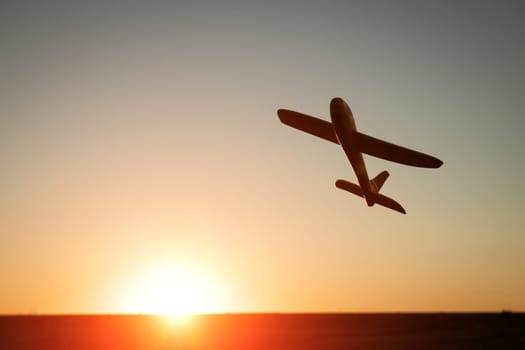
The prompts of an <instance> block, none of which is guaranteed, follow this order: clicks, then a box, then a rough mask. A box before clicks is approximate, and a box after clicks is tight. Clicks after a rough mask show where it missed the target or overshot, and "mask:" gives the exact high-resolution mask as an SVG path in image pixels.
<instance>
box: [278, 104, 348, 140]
mask: <svg viewBox="0 0 525 350" xmlns="http://www.w3.org/2000/svg"><path fill="white" fill-rule="evenodd" d="M277 115H278V116H279V119H280V120H281V122H282V123H283V124H286V125H288V126H291V127H292V128H296V129H299V130H302V131H304V132H307V133H309V134H312V135H314V136H317V137H320V138H322V139H325V140H327V141H330V142H333V143H337V144H339V140H338V139H337V136H336V134H335V131H334V128H333V127H332V123H330V122H327V121H325V120H322V119H318V118H315V117H312V116H310V115H306V114H302V113H299V112H294V111H290V110H288V109H279V110H278V111H277Z"/></svg>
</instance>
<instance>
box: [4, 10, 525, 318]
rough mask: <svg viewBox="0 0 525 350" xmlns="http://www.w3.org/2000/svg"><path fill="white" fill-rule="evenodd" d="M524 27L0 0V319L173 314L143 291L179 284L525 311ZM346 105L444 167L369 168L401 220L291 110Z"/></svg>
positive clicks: (267, 294) (423, 18)
mask: <svg viewBox="0 0 525 350" xmlns="http://www.w3.org/2000/svg"><path fill="white" fill-rule="evenodd" d="M524 13H525V5H524V4H523V2H522V1H396V2H391V1H325V2H314V1H287V2H281V1H265V2H261V1H257V2H250V1H227V2H223V1H213V2H202V1H147V2H146V1H144V2H141V1H137V2H124V1H104V2H102V1H101V2H96V1H94V2H92V1H89V2H81V1H78V2H77V1H67V2H66V1H64V2H61V1H51V2H45V3H44V2H40V1H2V2H1V3H0V81H1V83H0V164H1V171H0V242H1V243H0V294H1V297H0V313H3V314H12V313H135V312H139V313H140V312H149V311H152V310H153V311H158V310H160V311H162V307H163V306H162V305H156V306H155V307H151V300H145V299H147V298H148V297H147V296H145V295H148V293H146V292H145V289H144V288H145V285H153V284H155V283H156V282H155V283H153V282H151V283H150V282H147V281H151V279H152V278H154V277H152V276H155V275H156V274H157V275H158V274H160V272H159V271H168V272H165V273H164V275H163V276H164V277H159V278H160V279H161V280H162V279H163V278H164V279H169V278H170V277H169V276H173V275H174V273H173V271H174V269H175V270H177V269H179V270H180V269H182V270H184V271H186V272H184V273H183V274H185V275H190V276H189V277H188V278H189V279H193V280H199V281H200V282H199V283H200V284H199V283H196V284H197V285H200V286H201V288H200V292H201V294H202V295H200V299H196V300H194V301H192V302H193V303H194V304H193V305H195V307H194V310H193V311H199V312H269V311H278V312H342V311H349V312H364V311H372V312H373V311H394V312H395V311H408V312H412V311H500V310H502V309H505V310H515V311H517V310H522V311H523V310H525V254H523V252H524V251H525V235H524V229H523V227H525V218H524V215H523V213H524V209H525V206H524V201H523V198H525V186H524V184H523V179H524V178H525V165H524V161H523V151H524V150H525V141H524V139H523V138H522V133H523V132H524V131H525V118H524V112H525V108H524V107H523V101H524V99H525V70H524V69H523V62H525V42H524V41H523V38H524V37H525V25H524V24H523V20H522V18H523V14H524ZM335 96H339V97H342V98H343V99H345V100H346V101H347V103H348V104H349V106H350V108H351V109H352V111H353V114H354V117H355V120H356V124H357V127H358V129H359V130H360V131H362V132H364V133H367V134H369V135H372V136H374V137H378V138H381V139H384V140H387V141H390V142H394V143H397V144H401V145H403V146H406V147H409V148H413V149H417V150H419V151H422V152H425V153H428V154H431V155H434V156H436V157H438V158H440V159H441V160H443V161H444V165H443V166H442V167H441V168H439V169H421V168H413V167H406V166H403V165H398V164H395V163H391V162H387V161H384V160H379V159H374V158H372V157H368V156H365V161H366V163H367V167H368V172H369V174H370V175H371V176H375V175H376V174H377V173H379V172H380V171H382V170H388V171H389V172H390V174H391V175H390V178H389V179H388V180H387V182H386V183H385V185H384V187H383V189H382V193H384V194H385V195H387V196H389V197H392V198H394V199H396V200H397V201H398V202H400V203H401V204H402V205H403V206H404V208H405V209H406V210H407V215H401V214H399V213H396V212H394V211H391V210H388V209H386V208H382V207H380V206H374V207H372V208H369V207H367V206H366V203H365V202H364V201H363V200H362V199H359V198H357V197H355V196H353V195H351V194H349V193H345V192H343V191H341V190H339V189H337V188H336V187H335V181H336V180H337V179H340V178H342V179H347V180H349V181H352V182H355V181H356V180H355V175H354V174H353V171H352V169H351V167H350V165H349V163H348V161H347V160H346V158H345V157H344V154H343V152H342V150H341V149H340V148H339V147H337V146H336V145H334V144H331V143H328V142H326V141H324V140H321V139H317V138H315V137H313V136H310V135H307V134H305V133H301V132H299V131H297V130H294V129H292V128H289V127H287V126H284V125H283V124H281V123H280V122H279V120H278V118H277V114H276V111H277V109H279V108H287V109H293V110H297V111H300V112H303V113H306V114H310V115H314V116H317V117H319V118H322V119H326V120H329V102H330V99H331V98H332V97H335ZM181 266H182V267H181ZM179 270H177V271H179ZM169 271H171V272H169ZM163 283H164V284H163ZM177 283H182V284H185V285H186V286H188V285H191V283H192V282H180V280H179V282H177ZM157 285H158V286H159V287H157V288H160V289H163V288H164V291H170V290H171V289H169V288H168V287H166V286H167V285H166V282H165V281H164V282H160V284H157ZM193 285H195V283H194V284H193ZM192 288H193V287H192ZM174 293H175V292H174ZM168 294H169V293H168ZM189 294H194V296H195V295H196V293H192V292H191V288H190V293H189ZM137 295H142V296H137ZM155 295H157V294H154V293H153V294H151V295H150V297H149V298H150V299H152V298H153V299H155V298H156V297H155ZM168 298H169V297H168ZM177 298H178V299H185V298H186V299H185V300H183V302H187V303H190V304H191V302H190V301H188V300H187V299H188V298H190V299H191V298H192V296H188V295H186V296H177V297H173V299H177ZM148 303H149V304H148Z"/></svg>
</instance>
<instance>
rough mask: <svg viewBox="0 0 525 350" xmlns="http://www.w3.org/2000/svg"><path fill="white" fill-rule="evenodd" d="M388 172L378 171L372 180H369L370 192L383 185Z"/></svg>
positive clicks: (377, 190) (377, 189)
mask: <svg viewBox="0 0 525 350" xmlns="http://www.w3.org/2000/svg"><path fill="white" fill-rule="evenodd" d="M389 175H390V174H389V173H388V171H386V170H385V171H382V172H380V173H379V174H378V175H377V176H376V177H374V178H373V179H372V180H370V187H371V188H372V192H375V193H377V192H379V190H380V189H381V187H383V184H384V183H385V181H386V179H388V176H389Z"/></svg>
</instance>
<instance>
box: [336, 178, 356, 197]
mask: <svg viewBox="0 0 525 350" xmlns="http://www.w3.org/2000/svg"><path fill="white" fill-rule="evenodd" d="M335 186H336V187H337V188H340V189H342V190H345V191H348V192H350V193H353V194H355V195H356V196H359V197H363V190H362V189H361V187H360V186H359V185H356V184H353V183H351V182H348V181H346V180H337V181H336V182H335Z"/></svg>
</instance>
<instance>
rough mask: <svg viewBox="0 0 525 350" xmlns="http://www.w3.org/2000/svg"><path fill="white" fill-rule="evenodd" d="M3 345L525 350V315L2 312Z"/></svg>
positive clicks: (0, 345)
mask: <svg viewBox="0 0 525 350" xmlns="http://www.w3.org/2000/svg"><path fill="white" fill-rule="evenodd" d="M0 349H57V350H60V349H216V350H220V349H394V350H395V349H525V314H522V313H493V314H231V315H203V316H193V317H192V318H191V319H189V320H188V321H187V322H186V323H184V324H176V323H171V324H170V323H168V322H167V321H166V320H165V319H162V318H161V317H156V316H0Z"/></svg>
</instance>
